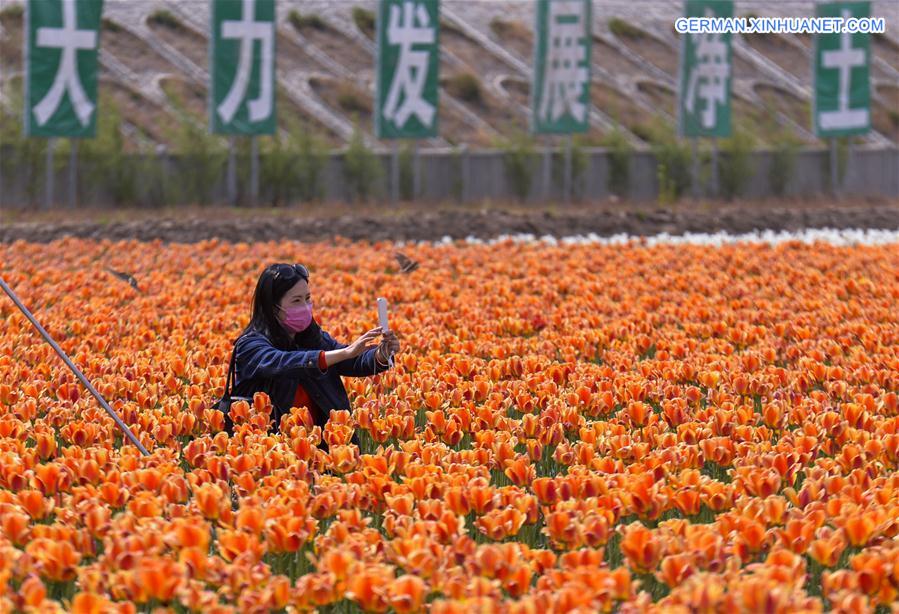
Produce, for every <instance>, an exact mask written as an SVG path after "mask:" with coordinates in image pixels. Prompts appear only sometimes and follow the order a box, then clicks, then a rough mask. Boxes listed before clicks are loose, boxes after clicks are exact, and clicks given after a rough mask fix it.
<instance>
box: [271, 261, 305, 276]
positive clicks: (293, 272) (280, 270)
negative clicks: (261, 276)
mask: <svg viewBox="0 0 899 614" xmlns="http://www.w3.org/2000/svg"><path fill="white" fill-rule="evenodd" d="M295 277H302V278H303V279H309V271H308V269H306V267H304V266H303V265H302V264H279V265H277V266H276V267H275V276H274V278H275V279H285V280H291V279H294V278H295Z"/></svg>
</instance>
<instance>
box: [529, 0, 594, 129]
mask: <svg viewBox="0 0 899 614" xmlns="http://www.w3.org/2000/svg"><path fill="white" fill-rule="evenodd" d="M584 8H585V3H584V2H581V1H580V0H571V1H564V2H559V1H556V2H550V3H549V19H548V20H547V27H548V28H549V31H548V32H547V45H548V47H549V48H548V49H547V51H546V61H545V62H544V72H543V91H542V92H541V96H540V111H539V114H540V117H541V118H542V119H543V121H549V120H551V121H557V120H558V119H559V118H560V117H562V116H563V115H564V114H565V113H566V112H567V113H569V114H570V115H571V116H572V117H573V118H575V119H576V120H577V121H579V122H584V121H586V118H587V105H586V104H584V102H583V101H582V100H581V98H582V97H583V95H584V90H585V88H586V87H587V84H588V81H589V72H588V70H587V62H588V61H589V59H588V58H587V47H586V45H585V44H584V42H583V39H584V37H585V36H586V33H587V28H586V25H587V24H586V23H585V21H586V16H585V15H584Z"/></svg>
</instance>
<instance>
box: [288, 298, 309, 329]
mask: <svg viewBox="0 0 899 614" xmlns="http://www.w3.org/2000/svg"><path fill="white" fill-rule="evenodd" d="M283 311H284V320H282V322H283V324H284V327H285V328H286V329H287V330H289V331H290V332H292V333H298V332H301V331H304V330H306V329H307V328H308V327H309V325H310V324H311V323H312V304H311V303H310V304H309V305H291V306H290V307H288V308H287V309H284V310H283Z"/></svg>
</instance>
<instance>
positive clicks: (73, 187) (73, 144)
mask: <svg viewBox="0 0 899 614" xmlns="http://www.w3.org/2000/svg"><path fill="white" fill-rule="evenodd" d="M69 143H70V148H69V208H70V209H74V208H75V207H77V206H78V139H69Z"/></svg>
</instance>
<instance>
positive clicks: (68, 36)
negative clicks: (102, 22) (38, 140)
mask: <svg viewBox="0 0 899 614" xmlns="http://www.w3.org/2000/svg"><path fill="white" fill-rule="evenodd" d="M75 11H76V5H75V0H62V27H61V28H46V27H45V28H38V29H37V37H36V39H35V44H36V46H38V47H50V48H53V49H62V54H61V56H60V60H59V65H58V66H57V69H56V77H55V78H54V79H53V85H52V86H50V89H49V90H47V93H46V94H45V95H44V97H43V99H41V101H40V102H39V103H37V104H36V105H35V106H34V116H35V118H36V119H37V123H38V125H39V126H43V125H44V124H46V123H47V122H48V121H49V120H50V118H51V117H53V114H54V113H56V109H58V108H59V105H60V103H61V102H62V97H63V96H64V95H65V94H66V92H68V94H69V101H70V102H71V103H72V107H73V108H74V109H75V115H77V116H78V121H79V122H81V125H82V126H86V125H87V124H88V122H89V121H90V117H91V113H93V111H94V103H93V102H91V100H90V99H89V98H88V97H87V94H85V92H84V87H83V86H82V85H81V79H80V78H79V76H78V57H77V52H78V50H79V49H95V48H96V47H97V31H96V30H79V29H78V23H77V19H76V12H75Z"/></svg>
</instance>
